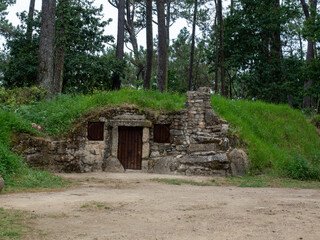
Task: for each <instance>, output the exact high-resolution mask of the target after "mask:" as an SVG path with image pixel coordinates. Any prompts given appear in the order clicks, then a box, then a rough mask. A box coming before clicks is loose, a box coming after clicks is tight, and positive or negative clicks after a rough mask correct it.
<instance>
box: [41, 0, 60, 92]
mask: <svg viewBox="0 0 320 240" xmlns="http://www.w3.org/2000/svg"><path fill="white" fill-rule="evenodd" d="M55 16H56V0H42V20H41V32H40V42H39V62H38V75H37V82H38V84H39V85H42V86H43V88H44V89H45V90H47V91H48V97H52V96H53V95H54V94H55V93H56V91H55V84H54V41H55Z"/></svg>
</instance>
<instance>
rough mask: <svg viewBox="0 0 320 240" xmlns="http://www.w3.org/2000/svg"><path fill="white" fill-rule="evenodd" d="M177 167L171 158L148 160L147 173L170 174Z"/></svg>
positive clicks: (176, 163)
mask: <svg viewBox="0 0 320 240" xmlns="http://www.w3.org/2000/svg"><path fill="white" fill-rule="evenodd" d="M178 167H179V164H178V162H177V160H176V159H175V158H173V157H164V158H161V159H153V160H149V166H148V168H149V172H151V173H162V174H167V173H172V172H175V171H176V170H177V169H178Z"/></svg>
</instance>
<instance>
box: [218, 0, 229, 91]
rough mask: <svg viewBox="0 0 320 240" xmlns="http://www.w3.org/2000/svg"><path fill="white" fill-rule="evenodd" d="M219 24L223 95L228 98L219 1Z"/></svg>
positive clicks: (219, 0) (220, 2) (219, 2)
mask: <svg viewBox="0 0 320 240" xmlns="http://www.w3.org/2000/svg"><path fill="white" fill-rule="evenodd" d="M217 10H218V22H219V30H220V39H219V40H220V78H221V79H220V82H221V94H222V95H223V96H227V91H226V83H225V77H224V49H223V17H222V1H221V0H218V9H217Z"/></svg>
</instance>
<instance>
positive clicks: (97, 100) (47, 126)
mask: <svg viewBox="0 0 320 240" xmlns="http://www.w3.org/2000/svg"><path fill="white" fill-rule="evenodd" d="M184 103H185V96H181V95H178V94H169V93H160V92H158V91H144V90H132V89H122V90H120V91H113V92H97V93H95V94H92V95H76V96H71V95H61V96H59V97H57V98H55V99H53V100H45V101H41V102H39V103H37V104H33V105H29V106H26V105H24V106H21V107H20V108H19V109H18V111H19V112H20V114H21V115H22V116H23V118H25V119H27V120H28V121H31V122H34V123H36V124H39V125H40V126H42V128H43V132H44V133H45V134H48V135H50V136H62V135H65V134H67V133H68V132H69V131H70V129H71V127H72V125H73V124H74V123H75V122H76V121H78V120H80V119H81V117H82V116H83V115H85V114H87V113H89V112H91V111H94V110H96V109H97V108H102V107H106V106H111V105H112V106H123V105H126V104H131V105H132V104H134V105H136V106H138V107H139V108H140V109H146V108H148V109H152V110H154V111H173V110H180V109H182V108H183V104H184Z"/></svg>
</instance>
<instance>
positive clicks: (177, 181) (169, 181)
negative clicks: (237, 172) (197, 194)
mask: <svg viewBox="0 0 320 240" xmlns="http://www.w3.org/2000/svg"><path fill="white" fill-rule="evenodd" d="M151 181H154V182H162V183H166V184H172V185H181V184H189V185H193V186H213V184H211V183H201V182H195V181H192V180H182V179H166V178H153V179H151Z"/></svg>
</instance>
